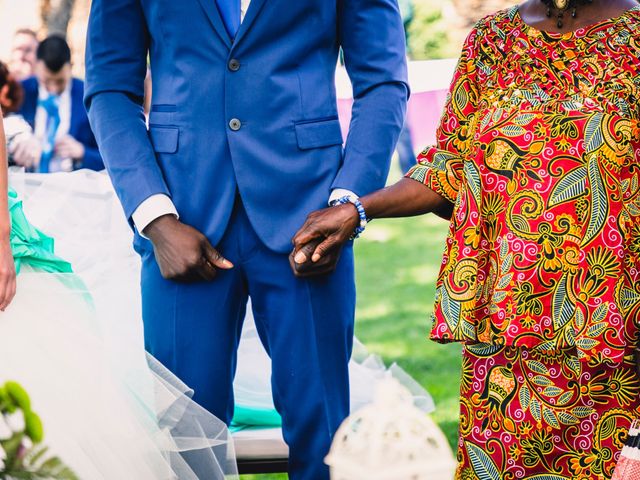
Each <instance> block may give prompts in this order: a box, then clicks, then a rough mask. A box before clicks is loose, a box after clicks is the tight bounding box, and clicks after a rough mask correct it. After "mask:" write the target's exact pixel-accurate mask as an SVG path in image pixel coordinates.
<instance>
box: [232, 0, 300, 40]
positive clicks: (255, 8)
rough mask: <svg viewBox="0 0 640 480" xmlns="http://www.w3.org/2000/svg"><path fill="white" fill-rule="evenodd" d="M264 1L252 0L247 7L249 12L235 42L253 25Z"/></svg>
mask: <svg viewBox="0 0 640 480" xmlns="http://www.w3.org/2000/svg"><path fill="white" fill-rule="evenodd" d="M303 1H304V0H303ZM264 2H265V0H251V3H250V4H249V8H248V9H247V13H246V15H245V16H244V20H243V21H242V24H241V25H240V28H239V29H238V33H237V34H236V38H235V41H234V43H238V42H239V41H240V39H241V38H242V37H244V35H245V34H246V32H247V30H248V29H249V27H251V24H252V23H253V21H254V20H255V19H256V17H257V16H258V14H259V13H260V10H262V7H263V6H264Z"/></svg>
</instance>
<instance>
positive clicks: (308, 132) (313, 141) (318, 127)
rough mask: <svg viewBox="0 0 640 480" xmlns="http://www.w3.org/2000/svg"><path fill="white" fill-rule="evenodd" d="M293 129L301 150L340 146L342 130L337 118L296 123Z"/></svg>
mask: <svg viewBox="0 0 640 480" xmlns="http://www.w3.org/2000/svg"><path fill="white" fill-rule="evenodd" d="M295 127H296V138H297V140H298V147H299V148H300V149H302V150H306V149H309V148H320V147H329V146H331V145H341V144H342V130H340V121H339V120H338V119H337V118H335V119H328V120H320V121H314V122H303V123H296V125H295Z"/></svg>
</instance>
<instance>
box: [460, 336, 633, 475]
mask: <svg viewBox="0 0 640 480" xmlns="http://www.w3.org/2000/svg"><path fill="white" fill-rule="evenodd" d="M626 353H627V354H628V355H627V357H626V358H625V360H624V361H623V362H622V363H621V364H619V365H618V366H616V367H613V366H610V365H607V364H602V363H599V362H597V361H593V362H584V361H580V360H578V357H577V352H576V351H575V349H570V350H565V351H559V352H556V353H555V354H551V355H549V354H544V353H542V352H541V351H539V350H536V349H523V348H518V347H498V346H492V345H479V344H475V345H467V346H465V349H464V354H463V362H462V365H463V376H462V382H461V403H460V405H461V424H460V443H459V445H458V461H459V466H458V471H457V476H456V478H458V479H460V480H479V479H482V480H487V479H490V480H516V479H527V480H605V479H610V478H611V476H612V474H613V470H614V468H615V465H616V462H617V459H618V457H619V455H620V451H621V450H622V447H623V446H624V443H625V441H626V437H627V433H628V431H629V427H630V426H631V423H632V421H633V419H634V418H637V416H638V413H639V412H640V379H639V377H638V374H637V373H636V370H635V364H634V359H633V352H631V351H628V352H626Z"/></svg>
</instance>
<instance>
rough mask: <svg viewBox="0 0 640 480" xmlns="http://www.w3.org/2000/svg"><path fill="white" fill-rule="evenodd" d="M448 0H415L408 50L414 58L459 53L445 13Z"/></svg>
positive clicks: (428, 57)
mask: <svg viewBox="0 0 640 480" xmlns="http://www.w3.org/2000/svg"><path fill="white" fill-rule="evenodd" d="M447 3H448V2H441V1H436V0H415V2H414V9H413V18H412V20H411V22H410V23H409V26H408V34H409V46H408V51H409V54H410V55H411V58H412V59H414V60H429V59H434V58H453V57H457V56H458V54H459V51H458V50H459V46H458V45H457V42H455V41H452V40H451V38H450V33H449V31H450V29H451V25H450V24H449V23H450V22H449V21H448V20H447V19H446V18H445V17H444V15H443V8H444V6H445V5H446V4H447Z"/></svg>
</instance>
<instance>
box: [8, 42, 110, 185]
mask: <svg viewBox="0 0 640 480" xmlns="http://www.w3.org/2000/svg"><path fill="white" fill-rule="evenodd" d="M22 86H23V88H24V103H23V105H22V109H21V111H20V113H21V114H22V115H23V116H24V118H25V120H26V121H27V122H28V123H29V124H30V125H31V127H32V128H33V130H34V136H35V138H36V139H37V140H38V143H39V145H40V146H41V149H42V155H40V157H37V156H35V155H34V154H33V152H32V151H31V150H29V151H28V152H26V153H25V155H24V156H22V155H14V161H15V162H16V163H17V164H19V165H23V166H24V167H26V168H27V169H31V170H36V171H39V172H42V173H48V172H57V171H71V170H78V169H80V168H89V169H91V170H102V169H103V168H104V164H103V163H102V159H101V157H100V153H99V152H98V146H97V144H96V140H95V138H94V136H93V133H92V131H91V127H90V126H89V120H88V118H87V113H86V111H85V109H84V105H83V103H82V98H83V95H84V82H82V81H81V80H79V79H76V78H73V77H72V75H71V50H70V49H69V45H68V44H67V42H66V41H65V40H64V39H63V38H62V37H59V36H50V37H48V38H47V39H45V40H44V41H43V42H42V43H41V44H40V45H39V46H38V50H37V62H36V69H35V77H31V78H28V79H26V80H24V81H23V82H22ZM26 141H28V142H29V143H31V144H33V139H29V140H26V139H25V142H26Z"/></svg>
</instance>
